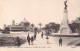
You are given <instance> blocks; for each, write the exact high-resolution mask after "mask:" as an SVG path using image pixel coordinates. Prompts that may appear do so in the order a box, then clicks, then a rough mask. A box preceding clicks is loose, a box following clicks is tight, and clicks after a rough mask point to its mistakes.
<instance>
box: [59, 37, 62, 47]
mask: <svg viewBox="0 0 80 51" xmlns="http://www.w3.org/2000/svg"><path fill="white" fill-rule="evenodd" d="M59 46H62V39H61V37H60V39H59Z"/></svg>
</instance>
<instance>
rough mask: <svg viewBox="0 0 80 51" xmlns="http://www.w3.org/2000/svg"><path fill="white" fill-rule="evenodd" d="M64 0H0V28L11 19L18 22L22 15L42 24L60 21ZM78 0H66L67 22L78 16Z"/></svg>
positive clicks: (22, 17)
mask: <svg viewBox="0 0 80 51" xmlns="http://www.w3.org/2000/svg"><path fill="white" fill-rule="evenodd" d="M64 1H65V0H0V28H3V26H4V24H6V25H10V24H11V23H12V20H15V22H16V23H20V22H21V21H22V20H23V19H24V17H25V18H26V20H27V21H28V22H30V23H33V24H35V26H38V24H39V23H42V25H43V26H44V25H45V24H48V23H49V22H56V23H59V24H60V23H61V21H62V19H63V14H64V13H63V11H64ZM79 2H80V0H68V3H67V5H68V19H69V22H71V21H72V20H75V19H76V17H80V4H79Z"/></svg>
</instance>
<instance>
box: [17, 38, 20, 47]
mask: <svg viewBox="0 0 80 51" xmlns="http://www.w3.org/2000/svg"><path fill="white" fill-rule="evenodd" d="M17 46H20V38H19V37H17Z"/></svg>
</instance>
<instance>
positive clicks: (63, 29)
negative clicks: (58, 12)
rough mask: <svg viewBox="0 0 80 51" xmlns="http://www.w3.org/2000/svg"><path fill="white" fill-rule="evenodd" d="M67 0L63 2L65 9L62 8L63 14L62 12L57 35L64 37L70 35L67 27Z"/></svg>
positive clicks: (70, 32)
mask: <svg viewBox="0 0 80 51" xmlns="http://www.w3.org/2000/svg"><path fill="white" fill-rule="evenodd" d="M66 3H67V0H66V1H64V5H65V8H64V12H63V15H64V16H63V20H62V22H61V25H60V30H59V33H60V34H64V35H67V34H72V31H71V29H70V27H69V25H68V22H69V21H68V10H67V7H68V6H67V4H66Z"/></svg>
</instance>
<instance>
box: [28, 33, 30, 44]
mask: <svg viewBox="0 0 80 51" xmlns="http://www.w3.org/2000/svg"><path fill="white" fill-rule="evenodd" d="M27 41H28V44H29V45H30V36H29V34H28V36H27Z"/></svg>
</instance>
